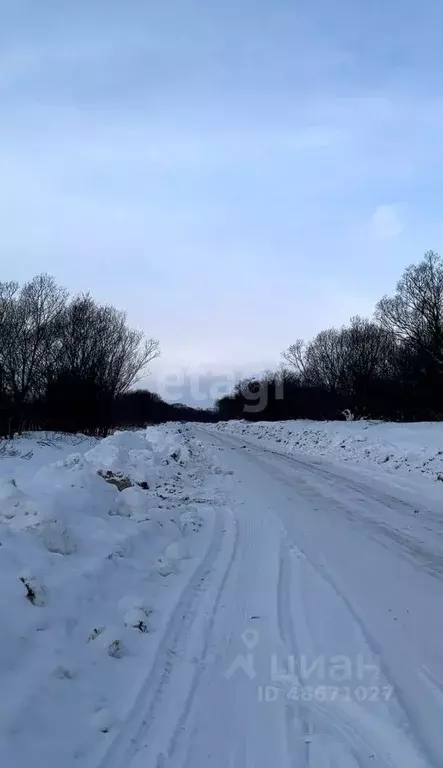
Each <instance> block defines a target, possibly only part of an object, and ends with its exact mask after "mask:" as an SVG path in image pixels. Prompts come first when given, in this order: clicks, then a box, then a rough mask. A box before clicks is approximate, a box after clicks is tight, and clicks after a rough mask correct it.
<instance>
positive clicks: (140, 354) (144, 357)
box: [0, 274, 159, 434]
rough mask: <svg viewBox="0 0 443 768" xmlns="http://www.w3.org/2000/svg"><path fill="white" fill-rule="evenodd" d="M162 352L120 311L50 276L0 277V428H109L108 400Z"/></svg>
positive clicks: (122, 389)
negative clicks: (11, 279)
mask: <svg viewBox="0 0 443 768" xmlns="http://www.w3.org/2000/svg"><path fill="white" fill-rule="evenodd" d="M158 354H159V348H158V343H157V342H156V341H155V340H153V339H146V338H145V337H144V334H143V333H142V332H141V331H139V330H135V329H133V328H130V327H129V326H128V324H127V320H126V315H125V313H124V312H120V311H118V310H116V309H115V308H114V307H112V306H106V305H101V304H99V303H97V302H96V301H94V299H93V298H92V297H91V296H90V295H89V294H82V295H79V296H74V297H69V296H68V293H67V292H66V291H65V290H64V289H63V288H61V287H60V286H58V285H57V284H56V282H55V280H54V279H53V278H52V277H50V276H49V275H46V274H42V275H38V276H37V277H35V278H34V279H33V280H31V281H30V282H28V283H26V284H25V285H22V286H20V285H19V284H18V283H14V282H8V283H0V429H1V431H2V433H3V434H6V433H13V432H16V431H20V430H21V429H22V428H24V427H29V426H39V427H49V428H57V426H58V425H57V421H58V422H59V423H60V427H61V428H62V426H63V424H64V425H65V426H68V427H71V428H72V429H75V428H76V427H77V428H80V429H81V428H83V429H84V430H88V431H94V430H95V429H97V430H99V431H100V430H101V431H106V429H107V425H108V423H109V419H110V412H111V404H112V403H113V401H115V399H116V398H118V397H121V396H122V395H123V394H124V393H125V392H127V391H128V389H129V388H130V387H131V386H132V385H133V384H134V383H135V382H136V381H137V380H138V379H139V378H140V376H141V375H142V374H143V372H144V370H145V369H146V366H147V365H148V363H149V362H150V361H151V360H153V359H154V358H155V357H156V356H157V355H158Z"/></svg>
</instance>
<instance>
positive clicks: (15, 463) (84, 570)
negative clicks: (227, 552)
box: [0, 427, 215, 768]
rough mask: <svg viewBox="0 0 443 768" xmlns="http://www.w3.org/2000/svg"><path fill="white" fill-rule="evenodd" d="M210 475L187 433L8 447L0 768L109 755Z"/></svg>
mask: <svg viewBox="0 0 443 768" xmlns="http://www.w3.org/2000/svg"><path fill="white" fill-rule="evenodd" d="M45 457H46V462H45ZM58 457H60V458H59V460H55V459H57V458H58ZM213 470H214V467H213V466H212V464H211V463H210V461H209V460H208V459H207V458H206V457H205V454H204V453H203V451H202V448H201V446H200V445H199V443H198V442H197V441H196V440H195V439H193V438H192V437H191V436H190V435H189V433H188V431H187V429H186V427H184V428H183V429H180V428H177V427H175V428H170V429H168V428H154V427H152V428H148V429H147V430H144V431H140V432H120V433H116V434H115V435H112V436H111V437H108V438H106V439H104V440H101V441H95V440H90V439H87V438H72V437H68V436H64V437H61V436H55V435H49V436H48V435H42V434H37V435H36V436H34V437H33V436H27V437H25V438H22V439H18V440H16V441H12V442H9V443H5V444H4V448H3V453H2V459H0V579H1V587H2V588H1V593H0V609H1V617H2V642H1V654H0V680H1V684H2V691H3V696H2V697H1V704H0V710H1V724H2V727H1V737H0V738H1V740H0V764H1V765H2V766H5V767H6V766H8V768H29V766H39V767H40V766H42V767H43V766H45V768H48V767H50V766H63V768H66V766H71V765H82V766H85V765H89V764H91V765H92V764H96V762H97V760H98V759H99V757H100V751H101V750H103V749H105V747H106V748H108V746H109V739H111V740H112V738H113V732H114V731H115V732H117V731H118V728H119V726H121V724H122V723H123V721H124V720H125V718H127V716H128V713H129V712H130V711H131V708H132V707H133V706H134V704H135V702H136V699H137V694H138V693H139V690H140V688H141V686H142V683H143V682H144V681H145V680H146V678H147V676H148V674H149V670H150V665H152V664H153V661H154V659H155V654H156V652H157V645H158V640H157V639H156V638H160V637H161V635H162V629H163V628H164V626H165V624H166V623H167V621H168V617H169V616H170V614H171V612H172V611H173V609H174V606H175V604H176V603H177V602H178V601H179V599H180V595H181V593H182V591H183V586H184V584H186V582H187V580H189V578H190V575H191V574H192V572H193V570H195V568H196V563H198V562H200V560H201V556H200V554H199V553H200V552H201V551H204V549H205V547H206V546H207V542H208V539H209V538H210V536H211V530H212V528H213V525H214V514H213V502H214V499H215V492H214V491H213V490H212V489H211V477H212V473H213ZM104 734H107V738H108V743H107V744H104V743H103V741H102V740H103V739H104V736H103V735H104ZM91 761H92V762H91Z"/></svg>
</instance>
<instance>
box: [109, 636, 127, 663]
mask: <svg viewBox="0 0 443 768" xmlns="http://www.w3.org/2000/svg"><path fill="white" fill-rule="evenodd" d="M124 655H125V652H124V648H123V645H122V643H121V642H120V640H113V641H112V643H109V645H108V656H111V657H112V658H113V659H121V658H123V656H124Z"/></svg>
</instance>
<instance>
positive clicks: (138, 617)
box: [125, 608, 151, 632]
mask: <svg viewBox="0 0 443 768" xmlns="http://www.w3.org/2000/svg"><path fill="white" fill-rule="evenodd" d="M150 613H151V611H150V610H149V609H143V608H132V609H131V610H130V611H127V613H126V614H125V627H133V628H134V629H138V631H139V632H149V627H148V623H147V618H148V616H149V615H150Z"/></svg>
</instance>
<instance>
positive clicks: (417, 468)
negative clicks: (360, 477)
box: [216, 421, 443, 480]
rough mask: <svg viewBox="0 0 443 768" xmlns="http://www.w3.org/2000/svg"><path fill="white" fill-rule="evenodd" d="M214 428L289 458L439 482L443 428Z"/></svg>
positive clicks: (231, 424) (287, 424)
mask: <svg viewBox="0 0 443 768" xmlns="http://www.w3.org/2000/svg"><path fill="white" fill-rule="evenodd" d="M216 429H220V430H222V431H225V432H228V433H231V434H234V435H242V436H244V437H245V439H247V440H250V441H251V442H254V443H257V444H261V445H266V446H267V447H268V448H271V449H273V450H276V451H279V452H280V453H285V454H289V455H295V454H298V453H307V454H314V455H318V456H326V457H328V458H331V459H334V460H338V461H347V462H352V463H354V464H360V465H365V464H366V465H368V466H373V465H374V464H378V465H380V466H381V467H383V469H384V470H386V471H391V472H396V473H398V472H400V474H401V473H403V472H407V473H414V474H416V475H417V474H421V475H425V476H428V477H430V478H432V479H434V480H443V424H440V423H426V422H425V423H416V424H395V423H383V422H373V421H372V422H371V421H329V422H327V421H325V422H323V421H322V422H318V421H278V422H267V421H261V422H256V423H254V422H246V421H228V422H221V423H220V424H218V425H216Z"/></svg>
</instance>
